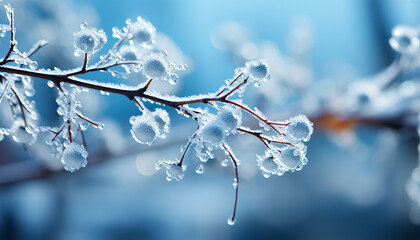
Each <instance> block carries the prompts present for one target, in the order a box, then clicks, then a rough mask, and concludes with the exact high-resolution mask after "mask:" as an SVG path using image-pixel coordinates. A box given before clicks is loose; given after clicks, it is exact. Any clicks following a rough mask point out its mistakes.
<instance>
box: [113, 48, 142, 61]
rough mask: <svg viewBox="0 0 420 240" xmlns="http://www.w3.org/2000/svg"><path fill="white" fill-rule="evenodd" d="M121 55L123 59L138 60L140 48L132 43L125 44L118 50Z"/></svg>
mask: <svg viewBox="0 0 420 240" xmlns="http://www.w3.org/2000/svg"><path fill="white" fill-rule="evenodd" d="M118 54H119V56H120V57H121V59H123V60H125V61H136V60H138V58H139V56H138V55H139V53H138V50H137V49H136V48H135V47H133V46H130V45H124V46H122V47H121V48H120V50H119V51H118Z"/></svg>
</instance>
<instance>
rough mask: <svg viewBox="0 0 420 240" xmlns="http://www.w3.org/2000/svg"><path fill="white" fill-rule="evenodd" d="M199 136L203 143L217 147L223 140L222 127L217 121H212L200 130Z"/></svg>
mask: <svg viewBox="0 0 420 240" xmlns="http://www.w3.org/2000/svg"><path fill="white" fill-rule="evenodd" d="M200 136H201V137H202V138H203V140H204V141H206V142H208V143H210V144H214V145H218V144H220V143H221V142H222V141H223V140H224V139H225V130H224V129H223V125H222V123H221V122H220V121H218V120H213V121H211V122H209V123H207V124H206V125H204V127H203V128H202V129H201V132H200Z"/></svg>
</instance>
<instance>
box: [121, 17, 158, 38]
mask: <svg viewBox="0 0 420 240" xmlns="http://www.w3.org/2000/svg"><path fill="white" fill-rule="evenodd" d="M127 28H128V31H129V33H130V39H132V40H133V41H134V42H136V43H138V44H148V43H151V42H153V39H154V37H155V32H156V29H155V27H154V26H153V25H152V24H151V23H150V22H149V21H147V20H145V19H143V18H141V17H138V18H137V21H136V22H131V21H127Z"/></svg>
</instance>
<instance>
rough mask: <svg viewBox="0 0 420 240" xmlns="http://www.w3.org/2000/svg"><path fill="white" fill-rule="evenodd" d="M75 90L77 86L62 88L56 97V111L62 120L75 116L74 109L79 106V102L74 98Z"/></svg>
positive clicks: (65, 120)
mask: <svg viewBox="0 0 420 240" xmlns="http://www.w3.org/2000/svg"><path fill="white" fill-rule="evenodd" d="M77 92H78V89H77V88H71V89H70V90H67V89H64V90H63V91H62V92H61V91H60V92H59V95H58V97H57V99H56V102H57V104H58V108H57V113H58V114H59V115H61V116H62V117H63V121H64V122H67V121H69V120H71V119H74V118H77V115H76V113H77V111H76V109H77V108H79V107H80V106H81V103H80V102H79V101H77V99H76V94H77Z"/></svg>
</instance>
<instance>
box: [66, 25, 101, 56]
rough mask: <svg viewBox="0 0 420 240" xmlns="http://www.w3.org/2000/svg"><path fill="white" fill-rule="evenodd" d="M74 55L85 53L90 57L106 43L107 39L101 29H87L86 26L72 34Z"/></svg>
mask: <svg viewBox="0 0 420 240" xmlns="http://www.w3.org/2000/svg"><path fill="white" fill-rule="evenodd" d="M73 35H74V47H75V48H76V51H75V52H74V54H75V55H76V56H79V55H81V54H85V53H87V54H88V55H92V54H94V53H95V52H97V51H98V50H100V49H101V48H102V47H103V46H104V45H105V43H106V42H107V37H106V34H105V32H104V31H103V30H102V29H99V30H98V29H96V28H91V27H88V26H87V25H86V24H82V25H81V26H80V30H79V31H76V32H75V33H74V34H73Z"/></svg>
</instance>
